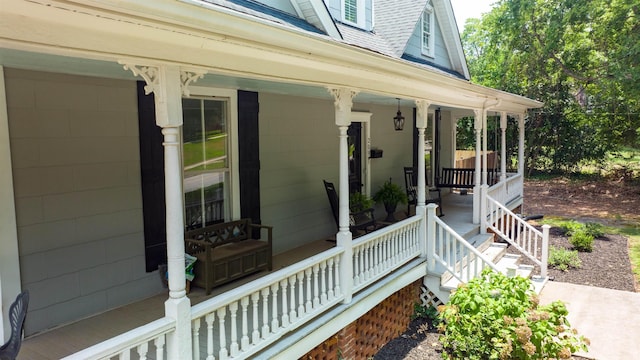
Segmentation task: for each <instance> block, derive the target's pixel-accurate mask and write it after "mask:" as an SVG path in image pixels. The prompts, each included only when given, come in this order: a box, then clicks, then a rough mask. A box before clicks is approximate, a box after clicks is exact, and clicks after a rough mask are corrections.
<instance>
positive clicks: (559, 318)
mask: <svg viewBox="0 0 640 360" xmlns="http://www.w3.org/2000/svg"><path fill="white" fill-rule="evenodd" d="M438 310H439V311H440V315H439V316H440V319H441V321H442V322H441V324H440V326H439V329H440V330H441V331H442V332H443V333H444V335H443V336H442V337H441V342H442V345H443V347H444V350H445V351H444V352H443V356H444V357H445V358H446V359H478V360H480V359H483V360H484V359H548V358H557V359H569V358H570V357H571V354H572V353H574V352H576V351H578V350H583V351H586V350H587V345H588V344H589V340H588V339H586V338H584V337H583V336H579V335H577V334H576V332H575V331H574V330H572V329H571V326H570V325H569V322H568V321H567V314H568V311H567V309H566V307H565V305H564V303H562V302H561V301H556V302H553V303H551V304H549V305H545V306H539V304H538V298H537V296H536V295H534V293H533V291H532V290H531V282H530V281H529V280H528V279H524V278H522V277H512V278H509V277H507V276H505V275H503V274H500V273H494V272H491V270H485V271H483V273H482V275H481V276H480V277H478V278H476V279H474V280H472V281H470V282H469V283H468V284H466V285H463V286H461V287H459V288H458V289H457V290H456V292H455V293H453V294H452V295H451V298H450V300H449V303H448V304H447V305H443V306H441V307H439V308H438Z"/></svg>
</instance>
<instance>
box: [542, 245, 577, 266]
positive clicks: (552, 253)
mask: <svg viewBox="0 0 640 360" xmlns="http://www.w3.org/2000/svg"><path fill="white" fill-rule="evenodd" d="M549 266H552V267H554V268H556V269H558V270H562V271H567V270H569V268H574V269H577V268H579V267H580V266H582V261H581V260H580V258H579V257H578V251H576V250H573V251H571V250H567V249H564V248H557V247H555V246H552V247H551V248H550V249H549Z"/></svg>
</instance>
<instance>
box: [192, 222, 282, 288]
mask: <svg viewBox="0 0 640 360" xmlns="http://www.w3.org/2000/svg"><path fill="white" fill-rule="evenodd" d="M256 229H257V230H256ZM254 230H255V232H256V233H257V234H259V236H258V237H253V236H252V234H253V233H254ZM265 230H266V237H265V238H262V235H263V234H262V233H263V231H265ZM272 232H273V227H272V226H266V225H257V224H252V223H251V220H250V219H241V220H234V221H229V222H225V223H219V224H214V225H209V226H206V227H203V228H199V229H195V230H190V231H187V232H186V233H185V251H186V252H187V254H189V255H192V256H195V257H196V258H198V260H197V261H196V263H195V266H194V271H193V272H194V275H195V277H194V279H193V281H192V284H193V285H195V286H199V287H202V288H204V289H205V291H206V293H207V295H209V294H210V293H211V289H212V288H214V287H216V286H220V285H222V284H226V283H228V282H230V281H233V280H235V279H238V278H241V277H243V276H246V275H249V274H252V273H255V272H258V271H261V270H271V268H272V258H271V252H272V247H271V245H272V239H271V237H272Z"/></svg>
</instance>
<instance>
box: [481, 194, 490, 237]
mask: <svg viewBox="0 0 640 360" xmlns="http://www.w3.org/2000/svg"><path fill="white" fill-rule="evenodd" d="M488 195H489V185H487V184H482V185H481V186H480V234H486V233H487V227H488V226H487V215H488V214H487V203H488V200H487V196H488Z"/></svg>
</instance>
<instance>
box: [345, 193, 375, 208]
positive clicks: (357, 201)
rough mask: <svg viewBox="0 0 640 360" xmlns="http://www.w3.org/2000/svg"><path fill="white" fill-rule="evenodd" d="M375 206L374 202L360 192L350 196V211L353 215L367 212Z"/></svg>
mask: <svg viewBox="0 0 640 360" xmlns="http://www.w3.org/2000/svg"><path fill="white" fill-rule="evenodd" d="M372 206H373V200H371V199H370V198H369V197H368V196H367V195H364V194H361V193H359V192H356V193H353V194H351V195H349V210H350V211H351V212H352V213H357V212H360V211H364V210H367V209H369V208H371V207H372Z"/></svg>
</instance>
